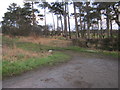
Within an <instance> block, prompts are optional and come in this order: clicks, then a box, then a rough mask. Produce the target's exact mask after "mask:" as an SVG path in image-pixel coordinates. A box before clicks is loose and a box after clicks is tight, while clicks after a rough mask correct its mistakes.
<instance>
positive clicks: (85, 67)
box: [3, 51, 118, 88]
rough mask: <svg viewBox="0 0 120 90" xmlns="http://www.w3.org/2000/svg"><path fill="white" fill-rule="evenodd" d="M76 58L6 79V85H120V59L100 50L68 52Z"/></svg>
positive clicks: (58, 86)
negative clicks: (119, 79)
mask: <svg viewBox="0 0 120 90" xmlns="http://www.w3.org/2000/svg"><path fill="white" fill-rule="evenodd" d="M66 53H68V54H70V55H72V60H70V61H69V62H67V63H64V64H60V65H57V66H54V67H46V68H41V69H37V70H34V71H30V72H27V73H24V74H22V75H19V76H16V77H12V78H9V79H6V80H4V81H3V88H117V87H118V60H117V59H115V58H112V57H107V56H101V55H96V54H90V53H89V54H86V53H75V52H68V51H67V52H66Z"/></svg>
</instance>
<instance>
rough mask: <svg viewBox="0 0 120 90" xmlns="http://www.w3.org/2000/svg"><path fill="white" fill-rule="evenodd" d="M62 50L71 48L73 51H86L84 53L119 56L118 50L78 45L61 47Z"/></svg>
mask: <svg viewBox="0 0 120 90" xmlns="http://www.w3.org/2000/svg"><path fill="white" fill-rule="evenodd" d="M63 49H64V50H72V51H75V52H86V53H95V54H101V55H107V56H112V57H120V52H117V51H105V50H97V49H96V50H93V49H89V48H81V47H78V46H70V47H67V48H63Z"/></svg>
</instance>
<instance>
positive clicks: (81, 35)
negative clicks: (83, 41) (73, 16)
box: [79, 7, 83, 36]
mask: <svg viewBox="0 0 120 90" xmlns="http://www.w3.org/2000/svg"><path fill="white" fill-rule="evenodd" d="M79 17H80V30H81V36H83V35H82V34H83V32H82V21H81V9H80V7H79Z"/></svg>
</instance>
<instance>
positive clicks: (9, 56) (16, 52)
mask: <svg viewBox="0 0 120 90" xmlns="http://www.w3.org/2000/svg"><path fill="white" fill-rule="evenodd" d="M2 55H3V56H2V59H3V60H8V61H16V60H27V59H28V58H33V57H39V58H41V57H47V56H49V55H51V53H49V52H45V51H44V52H39V53H36V52H32V51H26V50H23V49H20V48H16V46H14V48H9V47H7V46H3V48H2Z"/></svg>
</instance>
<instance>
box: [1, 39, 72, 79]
mask: <svg viewBox="0 0 120 90" xmlns="http://www.w3.org/2000/svg"><path fill="white" fill-rule="evenodd" d="M50 49H51V48H50V47H48V46H43V45H39V44H36V43H31V42H20V41H19V39H18V38H15V39H10V38H7V37H3V58H2V59H3V61H2V75H3V78H4V77H7V76H13V75H16V74H21V73H22V72H26V71H28V70H32V69H34V68H37V67H42V66H54V65H55V64H57V63H62V62H66V61H67V60H70V56H69V55H67V54H65V53H63V52H57V51H53V52H48V50H50Z"/></svg>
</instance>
